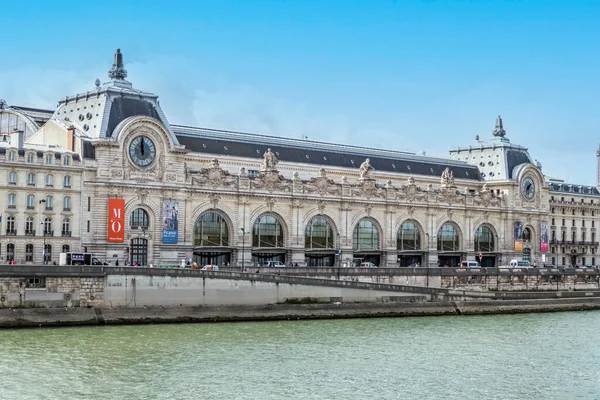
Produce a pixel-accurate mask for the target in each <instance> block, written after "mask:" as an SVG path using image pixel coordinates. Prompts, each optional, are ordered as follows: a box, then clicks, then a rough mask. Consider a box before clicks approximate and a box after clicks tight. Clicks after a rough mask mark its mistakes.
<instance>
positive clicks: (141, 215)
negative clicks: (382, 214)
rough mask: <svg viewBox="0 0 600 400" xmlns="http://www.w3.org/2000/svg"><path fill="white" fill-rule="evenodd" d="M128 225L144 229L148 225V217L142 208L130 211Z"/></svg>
mask: <svg viewBox="0 0 600 400" xmlns="http://www.w3.org/2000/svg"><path fill="white" fill-rule="evenodd" d="M129 226H131V227H132V228H142V229H146V228H148V226H150V217H149V216H148V213H147V212H146V210H144V209H143V208H136V209H135V210H133V212H132V213H131V218H130V223H129Z"/></svg>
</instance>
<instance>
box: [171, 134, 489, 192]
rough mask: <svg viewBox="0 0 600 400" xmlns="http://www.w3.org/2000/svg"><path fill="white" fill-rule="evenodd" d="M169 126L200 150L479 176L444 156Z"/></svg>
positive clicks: (406, 171)
mask: <svg viewBox="0 0 600 400" xmlns="http://www.w3.org/2000/svg"><path fill="white" fill-rule="evenodd" d="M171 129H172V130H173V132H175V135H177V139H178V140H179V143H180V144H182V145H184V146H185V147H186V148H187V149H189V150H191V151H194V152H200V153H208V154H214V155H228V156H236V157H248V158H256V159H262V158H263V154H264V152H265V151H266V150H267V148H270V149H271V151H273V152H274V153H275V155H276V156H277V158H278V159H279V160H280V161H286V162H292V163H305V164H313V165H320V166H335V167H344V168H359V166H360V164H361V163H362V162H363V161H365V159H366V158H369V159H370V161H371V165H372V166H373V168H375V170H376V171H385V172H397V173H402V174H408V175H428V176H435V177H440V176H441V175H442V172H443V171H444V169H445V168H446V167H448V168H450V170H451V171H452V172H453V174H454V178H455V179H468V180H475V181H479V180H480V174H479V170H478V168H477V167H476V166H472V165H469V164H467V163H465V162H462V161H454V160H450V159H444V158H434V157H425V156H419V155H416V154H413V153H407V152H400V151H392V150H382V149H373V148H366V147H358V146H349V145H341V144H332V143H324V142H315V141H308V140H297V139H289V138H281V137H273V136H265V135H255V134H249V133H241V132H230V131H222V130H214V129H203V128H194V127H188V126H181V125H171Z"/></svg>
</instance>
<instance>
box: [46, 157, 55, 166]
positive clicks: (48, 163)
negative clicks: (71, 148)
mask: <svg viewBox="0 0 600 400" xmlns="http://www.w3.org/2000/svg"><path fill="white" fill-rule="evenodd" d="M53 163H54V156H53V155H52V154H46V158H45V164H46V165H52V164H53Z"/></svg>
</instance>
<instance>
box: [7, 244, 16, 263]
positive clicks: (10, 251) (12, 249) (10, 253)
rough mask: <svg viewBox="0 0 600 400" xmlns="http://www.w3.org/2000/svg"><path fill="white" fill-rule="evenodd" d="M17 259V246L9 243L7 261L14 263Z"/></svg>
mask: <svg viewBox="0 0 600 400" xmlns="http://www.w3.org/2000/svg"><path fill="white" fill-rule="evenodd" d="M14 259H15V244H14V243H8V244H7V245H6V261H12V260H14Z"/></svg>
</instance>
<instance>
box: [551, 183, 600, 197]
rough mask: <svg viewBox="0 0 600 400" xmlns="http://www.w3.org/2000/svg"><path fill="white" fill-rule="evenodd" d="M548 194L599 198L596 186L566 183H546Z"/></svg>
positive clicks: (599, 193)
mask: <svg viewBox="0 0 600 400" xmlns="http://www.w3.org/2000/svg"><path fill="white" fill-rule="evenodd" d="M548 185H549V186H550V192H553V193H561V194H577V195H587V196H600V191H598V188H597V187H596V186H589V185H576V184H572V183H567V182H548Z"/></svg>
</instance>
